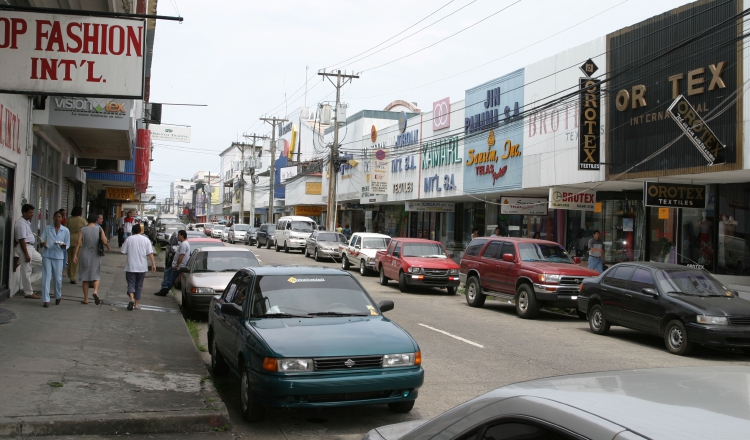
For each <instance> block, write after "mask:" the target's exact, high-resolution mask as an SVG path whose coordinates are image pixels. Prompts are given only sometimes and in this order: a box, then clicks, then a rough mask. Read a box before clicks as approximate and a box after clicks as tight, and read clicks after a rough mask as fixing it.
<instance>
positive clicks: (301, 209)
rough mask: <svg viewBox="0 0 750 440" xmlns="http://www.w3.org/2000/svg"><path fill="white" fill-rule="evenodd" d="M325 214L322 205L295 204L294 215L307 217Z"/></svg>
mask: <svg viewBox="0 0 750 440" xmlns="http://www.w3.org/2000/svg"><path fill="white" fill-rule="evenodd" d="M322 214H323V207H322V206H295V207H294V215H303V216H305V217H320V216H321V215H322Z"/></svg>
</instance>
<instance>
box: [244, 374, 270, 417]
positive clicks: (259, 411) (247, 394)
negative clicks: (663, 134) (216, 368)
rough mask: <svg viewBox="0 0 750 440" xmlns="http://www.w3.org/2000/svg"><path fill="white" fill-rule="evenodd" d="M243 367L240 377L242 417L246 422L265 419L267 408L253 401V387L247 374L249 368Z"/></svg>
mask: <svg viewBox="0 0 750 440" xmlns="http://www.w3.org/2000/svg"><path fill="white" fill-rule="evenodd" d="M241 368H242V377H241V378H240V411H242V418H243V419H245V421H246V422H250V423H254V422H260V421H261V420H263V413H264V412H265V408H264V407H263V406H262V405H260V404H258V403H256V402H254V401H253V396H252V389H251V388H250V379H249V378H248V375H247V368H245V366H244V365H242V366H241Z"/></svg>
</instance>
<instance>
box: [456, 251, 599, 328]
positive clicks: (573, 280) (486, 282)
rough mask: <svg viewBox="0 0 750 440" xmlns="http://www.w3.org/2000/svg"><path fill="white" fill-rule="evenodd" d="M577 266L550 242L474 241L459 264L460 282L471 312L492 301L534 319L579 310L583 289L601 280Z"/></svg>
mask: <svg viewBox="0 0 750 440" xmlns="http://www.w3.org/2000/svg"><path fill="white" fill-rule="evenodd" d="M579 263H580V259H579V258H571V257H570V256H569V255H568V252H567V251H566V250H565V248H563V247H562V246H560V245H559V244H557V243H553V242H551V241H546V240H533V239H529V238H513V237H492V238H475V239H474V240H472V242H471V243H469V246H468V247H467V248H466V253H465V254H464V256H463V258H462V259H461V269H460V277H461V281H462V282H465V283H466V302H467V303H468V304H469V305H470V306H471V307H482V306H483V305H484V301H485V299H487V296H492V297H495V298H497V299H499V300H501V301H505V302H508V303H511V304H515V305H516V312H517V313H518V316H520V317H521V318H525V319H533V318H535V317H536V316H537V315H538V314H539V309H540V308H542V307H559V308H570V309H577V304H576V300H577V299H578V293H579V291H580V287H581V283H582V282H583V280H584V279H585V278H588V277H595V276H597V275H599V274H598V273H597V272H596V271H593V270H591V269H587V268H585V267H581V266H579ZM581 318H585V315H583V316H581Z"/></svg>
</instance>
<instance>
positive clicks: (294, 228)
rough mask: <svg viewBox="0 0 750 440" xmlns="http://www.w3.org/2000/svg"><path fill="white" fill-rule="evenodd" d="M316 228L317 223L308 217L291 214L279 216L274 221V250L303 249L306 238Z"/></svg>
mask: <svg viewBox="0 0 750 440" xmlns="http://www.w3.org/2000/svg"><path fill="white" fill-rule="evenodd" d="M317 229H318V224H317V223H315V221H314V220H313V219H311V218H310V217H302V216H299V215H291V216H288V217H281V218H280V219H279V221H278V222H276V252H278V251H280V250H281V249H284V252H287V253H288V252H289V249H299V250H300V251H302V252H304V251H305V243H306V241H307V238H308V237H309V236H310V234H312V232H313V231H315V230H317Z"/></svg>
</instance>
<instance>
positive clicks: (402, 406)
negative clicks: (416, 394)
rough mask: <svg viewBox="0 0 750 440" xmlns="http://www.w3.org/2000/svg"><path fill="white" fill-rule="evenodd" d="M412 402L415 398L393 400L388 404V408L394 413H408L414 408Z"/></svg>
mask: <svg viewBox="0 0 750 440" xmlns="http://www.w3.org/2000/svg"><path fill="white" fill-rule="evenodd" d="M414 402H416V400H409V401H408V402H393V403H389V404H388V409H390V410H391V411H393V412H395V413H400V414H403V413H408V412H409V411H411V410H412V408H414Z"/></svg>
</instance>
